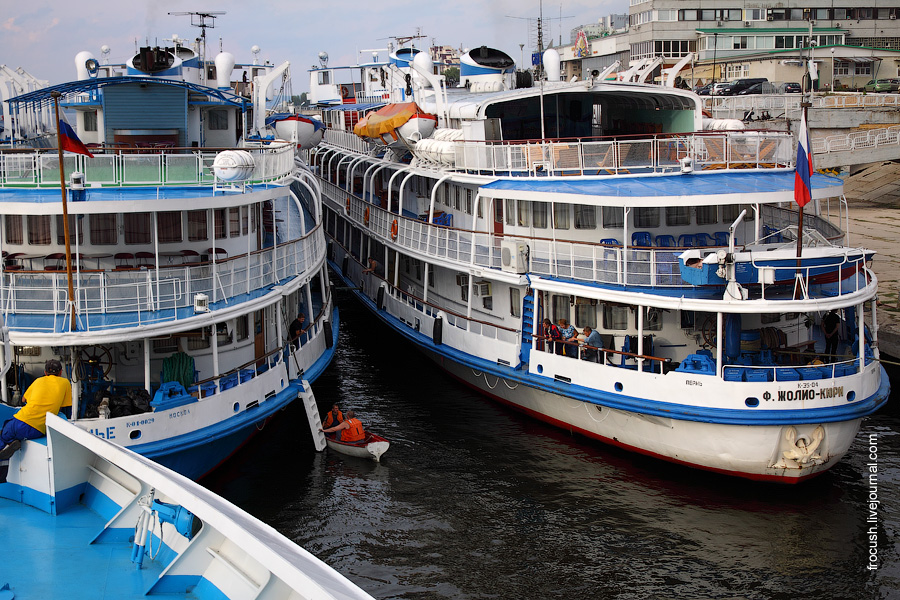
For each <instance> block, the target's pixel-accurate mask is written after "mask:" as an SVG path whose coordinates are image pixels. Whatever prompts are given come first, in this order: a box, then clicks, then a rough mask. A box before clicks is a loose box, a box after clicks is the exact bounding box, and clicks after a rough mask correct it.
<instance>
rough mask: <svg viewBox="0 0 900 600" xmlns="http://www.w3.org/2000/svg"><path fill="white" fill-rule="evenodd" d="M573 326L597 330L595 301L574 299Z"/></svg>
mask: <svg viewBox="0 0 900 600" xmlns="http://www.w3.org/2000/svg"><path fill="white" fill-rule="evenodd" d="M575 326H576V327H590V328H591V329H596V328H597V301H596V300H591V299H590V298H575Z"/></svg>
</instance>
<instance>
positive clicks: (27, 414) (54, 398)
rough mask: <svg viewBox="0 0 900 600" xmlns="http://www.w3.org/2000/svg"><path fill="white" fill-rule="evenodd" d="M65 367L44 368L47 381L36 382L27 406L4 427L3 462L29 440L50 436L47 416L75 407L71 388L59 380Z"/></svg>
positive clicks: (50, 364) (1, 437)
mask: <svg viewBox="0 0 900 600" xmlns="http://www.w3.org/2000/svg"><path fill="white" fill-rule="evenodd" d="M61 373H62V365H61V364H60V362H59V361H58V360H56V359H50V360H48V361H47V362H46V363H45V364H44V377H39V378H38V379H35V380H34V383H32V384H31V385H30V386H28V389H27V390H26V391H25V398H24V399H25V406H23V407H22V408H21V409H19V412H17V413H16V414H15V415H13V418H12V419H10V420H8V421H7V422H6V423H4V424H3V430H2V431H0V444H2V447H3V449H2V450H0V460H6V459H8V458H9V457H10V456H12V455H13V453H14V452H15V451H16V450H18V449H19V448H20V447H21V445H22V440H30V439H34V438H39V437H43V436H45V435H47V413H48V412H51V413H53V414H56V413H58V412H59V411H60V409H62V408H66V407H71V406H72V384H70V383H69V380H68V379H66V378H64V377H60V374H61Z"/></svg>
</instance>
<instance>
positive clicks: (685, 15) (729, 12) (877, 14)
mask: <svg viewBox="0 0 900 600" xmlns="http://www.w3.org/2000/svg"><path fill="white" fill-rule="evenodd" d="M632 1H634V0H632ZM641 1H643V0H641ZM897 18H900V8H877V7H865V8H746V9H740V8H703V9H700V8H682V9H657V10H645V11H641V12H636V13H632V14H630V15H628V24H629V25H631V26H634V25H642V24H644V23H649V22H651V21H663V22H671V21H809V20H810V19H812V20H818V21H829V20H836V21H842V20H848V19H854V20H858V21H870V20H875V19H897Z"/></svg>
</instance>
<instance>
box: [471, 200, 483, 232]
mask: <svg viewBox="0 0 900 600" xmlns="http://www.w3.org/2000/svg"><path fill="white" fill-rule="evenodd" d="M481 201H482V199H481V198H480V197H479V198H476V199H475V210H476V211H477V212H478V214H477V215H476V216H477V217H478V218H479V219H483V218H484V214H483V213H484V211H483V210H482V208H481ZM473 229H474V227H473Z"/></svg>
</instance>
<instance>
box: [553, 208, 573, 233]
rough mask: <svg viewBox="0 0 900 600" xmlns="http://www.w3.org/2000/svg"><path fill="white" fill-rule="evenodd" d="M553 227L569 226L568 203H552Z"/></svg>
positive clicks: (566, 227)
mask: <svg viewBox="0 0 900 600" xmlns="http://www.w3.org/2000/svg"><path fill="white" fill-rule="evenodd" d="M553 228H554V229H568V228H569V205H568V204H554V205H553Z"/></svg>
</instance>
